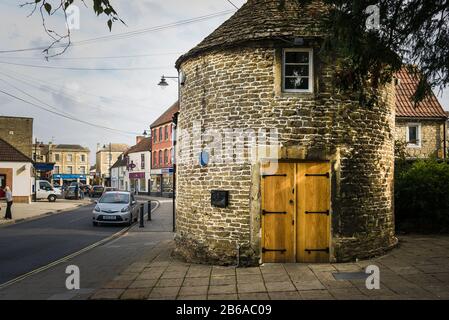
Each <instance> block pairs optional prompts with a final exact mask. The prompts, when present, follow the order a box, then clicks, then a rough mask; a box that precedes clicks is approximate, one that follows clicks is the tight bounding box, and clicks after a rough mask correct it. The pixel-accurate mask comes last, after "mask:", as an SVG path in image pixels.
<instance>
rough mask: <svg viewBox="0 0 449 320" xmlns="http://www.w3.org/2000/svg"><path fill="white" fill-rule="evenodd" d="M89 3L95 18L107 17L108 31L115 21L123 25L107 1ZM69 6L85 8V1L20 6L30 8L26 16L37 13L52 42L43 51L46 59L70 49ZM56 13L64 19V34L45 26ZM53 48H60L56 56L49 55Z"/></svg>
mask: <svg viewBox="0 0 449 320" xmlns="http://www.w3.org/2000/svg"><path fill="white" fill-rule="evenodd" d="M91 2H92V9H93V11H94V12H95V13H96V14H97V16H100V15H105V16H107V18H108V20H107V26H108V28H109V31H111V30H112V25H113V23H114V22H116V21H120V22H122V23H123V24H124V21H123V20H121V19H120V17H119V15H118V13H117V12H116V11H115V9H114V7H113V6H112V4H111V3H110V1H109V0H91ZM71 5H84V6H86V7H87V4H86V2H85V0H34V1H30V2H26V3H23V4H21V5H20V6H21V7H29V6H31V7H32V9H31V13H30V14H29V15H28V16H32V15H33V14H34V13H35V12H36V11H39V13H40V16H41V19H42V25H43V28H44V30H45V32H46V33H47V35H48V36H49V37H50V38H51V40H52V43H51V44H50V45H49V46H48V48H47V49H45V50H44V53H45V54H46V55H47V57H49V56H50V57H51V56H55V55H60V54H63V53H64V52H65V51H66V50H67V49H68V47H70V44H71V33H70V28H69V26H68V23H67V19H68V15H67V10H68V8H69V7H70V6H71ZM57 13H62V14H63V16H64V18H65V22H66V24H65V25H66V29H65V32H64V33H58V32H57V31H55V30H52V29H50V28H49V27H48V26H47V17H48V16H53V15H55V14H57ZM54 48H61V50H60V51H59V52H58V53H56V54H53V55H49V52H50V50H51V49H54Z"/></svg>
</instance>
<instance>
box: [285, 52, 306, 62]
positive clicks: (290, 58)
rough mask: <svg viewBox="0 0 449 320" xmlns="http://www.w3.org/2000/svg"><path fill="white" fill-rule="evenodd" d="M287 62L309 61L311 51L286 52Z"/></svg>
mask: <svg viewBox="0 0 449 320" xmlns="http://www.w3.org/2000/svg"><path fill="white" fill-rule="evenodd" d="M285 62H286V63H309V53H308V52H286V53H285Z"/></svg>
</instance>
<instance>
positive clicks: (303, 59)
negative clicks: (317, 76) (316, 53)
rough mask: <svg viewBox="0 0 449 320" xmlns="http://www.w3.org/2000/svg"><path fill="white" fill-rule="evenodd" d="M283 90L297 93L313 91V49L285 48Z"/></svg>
mask: <svg viewBox="0 0 449 320" xmlns="http://www.w3.org/2000/svg"><path fill="white" fill-rule="evenodd" d="M282 90H283V91H284V92H297V93H301V92H309V93H310V92H313V50H312V49H284V52H283V57H282Z"/></svg>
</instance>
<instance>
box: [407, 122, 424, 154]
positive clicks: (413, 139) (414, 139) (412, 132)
mask: <svg viewBox="0 0 449 320" xmlns="http://www.w3.org/2000/svg"><path fill="white" fill-rule="evenodd" d="M406 141H407V145H408V146H409V147H415V148H416V147H421V125H420V124H418V123H411V124H408V125H407V136H406Z"/></svg>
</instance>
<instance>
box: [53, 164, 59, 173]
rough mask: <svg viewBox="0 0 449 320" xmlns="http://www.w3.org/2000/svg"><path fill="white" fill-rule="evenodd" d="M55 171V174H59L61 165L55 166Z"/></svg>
mask: <svg viewBox="0 0 449 320" xmlns="http://www.w3.org/2000/svg"><path fill="white" fill-rule="evenodd" d="M54 173H55V174H59V166H55V168H54Z"/></svg>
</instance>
